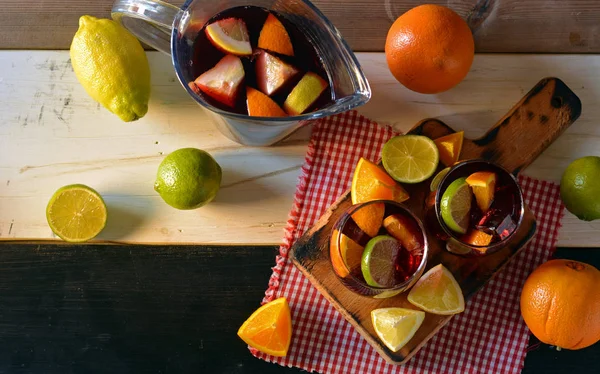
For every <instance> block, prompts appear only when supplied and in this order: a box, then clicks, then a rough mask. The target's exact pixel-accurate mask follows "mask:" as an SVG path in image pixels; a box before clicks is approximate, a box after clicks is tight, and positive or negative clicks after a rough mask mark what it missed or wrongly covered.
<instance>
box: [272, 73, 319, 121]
mask: <svg viewBox="0 0 600 374" xmlns="http://www.w3.org/2000/svg"><path fill="white" fill-rule="evenodd" d="M327 86H328V84H327V82H326V81H325V79H323V78H321V77H320V76H319V75H317V74H315V73H313V72H311V71H309V72H308V73H306V74H304V76H303V77H302V79H300V82H298V84H297V85H296V87H294V89H293V90H292V92H290V94H289V95H288V97H287V99H285V102H284V103H283V109H284V110H285V111H286V112H287V113H288V114H290V115H293V116H296V115H299V114H302V113H304V112H305V111H306V110H307V109H308V108H309V107H310V106H311V105H312V104H313V103H314V102H315V101H317V99H318V98H319V96H321V94H322V93H323V91H325V89H326V88H327Z"/></svg>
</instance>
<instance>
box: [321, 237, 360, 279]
mask: <svg viewBox="0 0 600 374" xmlns="http://www.w3.org/2000/svg"><path fill="white" fill-rule="evenodd" d="M338 235H339V231H337V230H335V231H334V232H333V235H331V242H330V243H329V254H330V256H331V263H332V265H333V270H334V271H335V272H336V274H337V275H339V276H340V277H342V278H344V277H346V276H348V274H350V272H351V271H352V270H354V269H360V261H361V260H362V254H363V252H364V250H365V248H364V247H363V246H361V245H360V244H358V243H357V242H355V241H354V240H352V239H350V238H349V237H348V236H346V235H344V234H341V237H340V240H339V245H340V247H339V248H338Z"/></svg>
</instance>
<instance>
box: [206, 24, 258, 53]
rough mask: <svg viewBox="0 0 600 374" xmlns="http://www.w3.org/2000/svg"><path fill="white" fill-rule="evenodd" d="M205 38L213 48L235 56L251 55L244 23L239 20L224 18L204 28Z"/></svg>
mask: <svg viewBox="0 0 600 374" xmlns="http://www.w3.org/2000/svg"><path fill="white" fill-rule="evenodd" d="M205 32H206V37H207V38H208V39H209V40H210V41H211V42H212V43H213V45H214V46H215V47H217V48H218V49H220V50H221V51H223V52H225V53H229V54H232V55H237V56H249V55H251V54H252V46H251V45H250V38H249V36H248V29H247V28H246V23H245V22H244V21H243V20H241V19H239V18H233V17H231V18H225V19H222V20H219V21H216V22H213V23H211V24H210V25H208V26H206V29H205Z"/></svg>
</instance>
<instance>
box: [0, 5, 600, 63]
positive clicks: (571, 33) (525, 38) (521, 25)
mask: <svg viewBox="0 0 600 374" xmlns="http://www.w3.org/2000/svg"><path fill="white" fill-rule="evenodd" d="M169 2H171V3H172V4H175V5H178V6H180V5H181V4H183V3H184V1H183V0H171V1H169ZM421 3H422V1H418V0H393V1H392V0H386V1H381V2H372V1H366V0H315V1H314V4H315V5H316V6H318V7H319V8H320V9H321V10H322V11H323V13H324V14H325V15H326V16H327V17H328V18H330V20H331V21H332V22H333V23H334V24H335V25H336V26H337V28H338V29H339V30H340V32H341V33H342V35H343V36H344V38H345V39H346V40H347V41H348V43H349V44H350V46H351V47H352V48H353V49H354V50H356V51H383V47H384V44H385V37H386V35H387V30H388V28H389V27H390V25H391V24H392V22H393V21H394V20H395V19H396V18H397V17H398V16H399V15H401V14H402V13H404V12H406V11H407V10H408V9H410V8H412V7H414V6H416V5H419V4H421ZM429 3H435V4H441V5H446V6H449V7H450V8H452V9H454V10H455V11H456V12H458V13H459V14H460V15H461V16H462V17H463V18H465V19H466V20H467V21H468V23H469V25H470V27H471V29H472V30H473V32H474V36H475V44H476V50H477V51H478V52H546V53H597V52H600V37H599V36H598V33H597V32H596V31H597V25H598V22H600V2H597V1H593V0H588V1H554V0H528V1H520V0H455V1H452V2H448V1H442V0H431V1H429ZM112 4H113V0H98V1H90V0H83V1H80V0H53V1H39V2H25V3H24V2H22V1H20V0H4V1H3V2H2V13H1V14H0V48H14V49H67V48H69V46H70V44H71V39H72V37H73V34H74V33H75V31H76V30H77V23H78V18H79V17H80V16H81V15H83V14H90V15H94V16H97V17H110V9H111V7H112ZM365 13H367V14H368V17H365Z"/></svg>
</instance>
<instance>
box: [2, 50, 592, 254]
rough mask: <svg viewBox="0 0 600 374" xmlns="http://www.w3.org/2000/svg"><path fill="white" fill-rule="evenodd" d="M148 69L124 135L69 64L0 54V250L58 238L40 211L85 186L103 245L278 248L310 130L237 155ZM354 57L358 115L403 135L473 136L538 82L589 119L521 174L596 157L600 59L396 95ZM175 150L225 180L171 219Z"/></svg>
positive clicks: (157, 64)
mask: <svg viewBox="0 0 600 374" xmlns="http://www.w3.org/2000/svg"><path fill="white" fill-rule="evenodd" d="M148 56H149V59H150V65H151V69H152V83H153V87H152V88H153V92H152V98H151V101H150V109H149V111H148V114H147V115H146V116H145V117H144V118H143V119H141V120H139V121H137V122H133V123H123V122H121V121H120V120H119V119H118V118H117V117H116V116H114V115H113V114H111V113H109V112H108V111H106V110H105V109H104V108H102V107H101V106H100V105H98V104H96V103H95V102H94V101H92V99H91V98H90V97H88V96H87V94H86V93H85V91H84V90H83V88H82V87H81V85H79V83H78V82H77V80H76V78H75V75H74V73H73V70H72V69H71V65H70V62H69V54H68V51H1V52H0V239H5V240H16V239H27V240H30V239H53V238H54V235H53V234H52V232H51V230H50V228H49V227H48V225H47V223H46V218H45V208H46V204H47V202H48V199H49V198H50V196H52V194H53V193H54V191H55V190H56V189H58V188H59V187H61V186H63V185H66V184H70V183H83V184H87V185H89V186H91V187H93V188H95V189H96V190H98V191H99V192H100V193H101V194H102V195H103V196H104V198H105V200H106V202H107V204H108V209H109V220H108V224H107V227H106V229H105V230H104V231H103V232H102V233H101V234H100V236H99V237H98V238H97V241H111V242H123V243H196V244H207V243H212V244H214V243H222V244H236V243H240V244H241V243H243V244H278V243H280V240H281V237H282V235H283V228H284V226H285V223H286V219H287V215H288V212H289V210H290V208H291V205H292V199H293V195H294V191H295V185H296V182H297V178H298V175H299V172H300V167H301V165H302V163H303V159H304V154H305V152H306V145H307V139H308V136H309V134H310V132H309V130H310V129H308V128H306V129H302V130H300V131H299V132H298V133H296V134H295V135H294V136H292V137H291V138H290V139H289V140H287V141H285V142H284V143H283V144H280V145H277V146H274V147H268V148H250V147H243V146H240V145H239V144H236V143H234V142H232V141H230V140H228V139H227V138H225V137H224V136H222V135H221V134H220V133H219V132H218V131H217V130H216V129H215V128H214V127H213V125H212V124H211V123H210V121H209V120H208V118H207V116H206V115H205V114H204V112H203V110H202V109H200V107H198V106H197V105H196V104H195V103H194V102H193V101H192V99H190V98H189V97H187V96H186V93H185V91H184V90H183V89H182V88H181V87H180V85H179V83H178V81H177V80H176V77H175V74H174V72H173V70H172V67H171V64H170V60H169V58H168V57H167V56H165V55H162V54H160V53H158V52H150V53H148ZM358 57H359V60H360V61H361V63H362V66H363V69H364V70H365V73H366V75H367V77H368V79H369V82H370V84H371V87H372V90H373V98H372V100H371V101H370V102H369V103H368V104H367V105H365V106H364V107H362V108H360V109H359V111H360V112H361V113H362V114H363V115H365V116H367V117H369V118H371V119H373V120H375V121H378V122H380V123H386V124H392V125H393V126H394V127H395V128H396V129H397V130H400V131H406V130H408V129H410V128H411V127H412V126H413V125H414V124H415V123H417V122H418V121H420V120H421V119H423V118H426V117H438V118H440V119H442V120H443V121H444V122H446V123H447V124H448V125H450V126H452V127H454V128H455V129H463V130H465V133H466V136H468V137H477V136H479V135H481V134H483V133H484V132H485V131H486V130H487V129H488V128H489V127H490V126H492V125H493V124H494V123H495V122H496V121H497V120H498V119H499V118H500V117H502V115H504V114H505V113H506V112H507V111H508V110H509V109H510V108H511V107H512V106H513V105H514V104H515V103H516V102H517V101H518V100H519V99H520V98H521V97H522V96H523V95H524V94H525V93H526V92H527V91H528V90H529V89H530V88H531V87H533V85H535V84H536V83H537V82H538V81H539V80H540V79H541V78H543V77H546V76H556V77H559V78H561V79H562V80H563V81H564V82H565V83H566V84H567V85H568V86H569V87H570V88H571V89H572V90H573V91H574V92H575V93H576V94H577V95H578V96H579V97H580V98H581V101H582V103H583V114H582V116H581V117H580V118H579V120H577V122H575V124H573V125H572V126H571V127H570V128H569V129H568V130H567V131H566V133H565V134H563V135H562V136H561V137H560V138H559V139H558V140H557V141H556V142H555V143H554V144H552V145H551V146H550V148H548V150H547V151H546V152H545V153H544V154H543V155H542V156H540V157H539V159H538V160H536V161H535V163H533V164H532V165H531V166H530V167H529V168H528V169H527V170H526V171H525V174H527V175H529V176H532V177H537V178H543V179H547V180H552V181H559V180H560V177H561V173H562V171H563V170H564V168H565V167H566V166H567V165H568V164H569V162H571V161H572V160H574V159H575V158H578V157H581V156H586V155H600V104H599V102H600V73H599V72H600V56H593V55H494V54H487V55H486V54H483V55H482V54H480V55H477V56H476V57H475V62H474V65H473V67H472V69H471V72H470V73H469V75H468V76H467V78H466V79H465V81H464V82H463V83H461V84H460V85H459V86H458V87H456V88H454V89H452V90H450V91H448V92H446V93H443V94H440V95H420V94H416V93H413V92H410V91H408V90H407V89H405V88H404V87H402V86H401V85H400V84H399V83H397V82H396V81H395V80H394V79H393V77H392V76H391V74H390V73H389V71H388V69H387V66H386V63H385V57H384V55H383V54H382V53H361V54H358ZM182 147H197V148H201V149H204V150H206V151H208V152H210V153H211V154H212V155H213V156H214V157H215V158H216V160H217V161H218V162H219V164H220V165H221V166H222V168H223V182H222V187H221V190H220V192H219V195H218V197H217V198H216V200H215V201H214V202H212V203H211V204H209V205H207V206H206V207H203V208H201V209H197V210H193V211H179V210H176V209H173V208H171V207H169V206H168V205H166V204H165V203H164V202H163V201H162V200H161V198H160V197H159V196H158V194H157V193H155V192H154V190H153V183H154V178H155V174H156V170H157V167H158V165H159V163H160V162H161V160H162V159H163V157H164V156H165V155H166V154H168V153H169V152H171V151H173V150H176V149H178V148H182ZM599 230H600V221H597V222H592V223H589V222H583V221H579V220H578V219H577V218H575V217H574V216H572V215H571V214H569V213H567V214H566V216H565V218H564V220H563V226H562V228H561V230H560V235H559V245H561V246H596V247H600V231H599Z"/></svg>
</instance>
